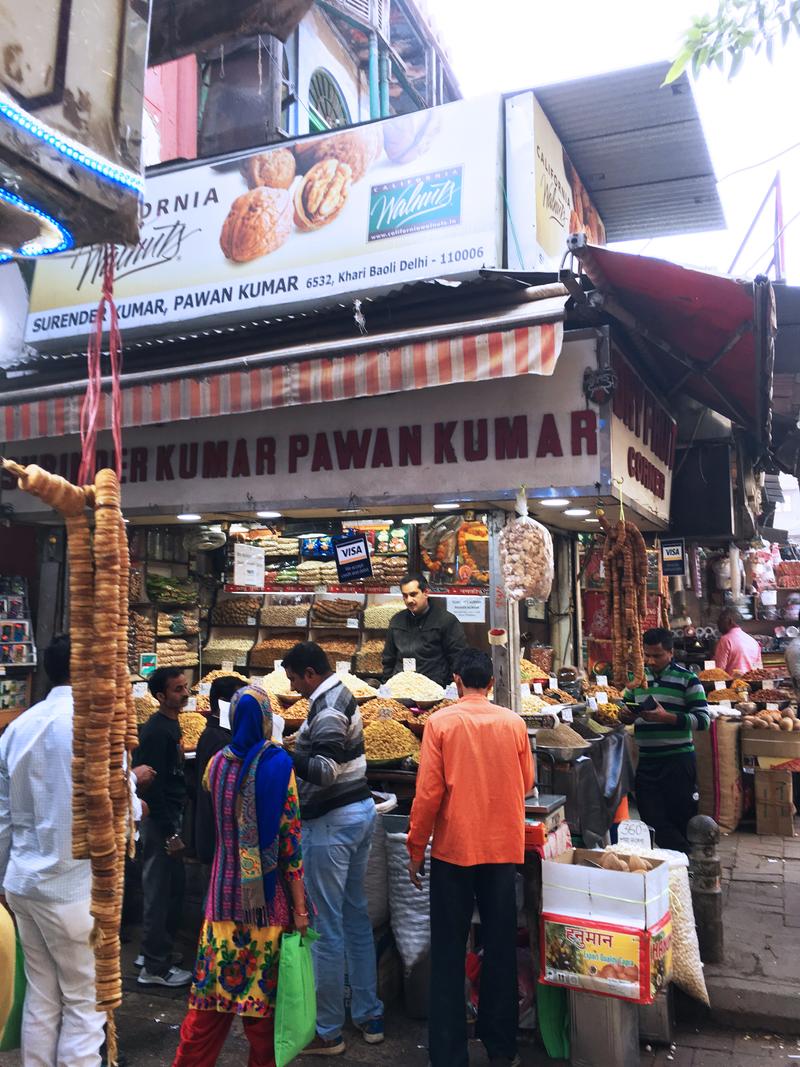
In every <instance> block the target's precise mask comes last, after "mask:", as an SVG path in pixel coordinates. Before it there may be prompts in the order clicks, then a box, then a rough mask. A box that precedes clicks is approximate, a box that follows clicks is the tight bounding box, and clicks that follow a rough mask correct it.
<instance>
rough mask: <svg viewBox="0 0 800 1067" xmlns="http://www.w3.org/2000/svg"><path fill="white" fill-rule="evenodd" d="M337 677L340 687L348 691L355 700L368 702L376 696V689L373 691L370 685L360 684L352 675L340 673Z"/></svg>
mask: <svg viewBox="0 0 800 1067" xmlns="http://www.w3.org/2000/svg"><path fill="white" fill-rule="evenodd" d="M338 677H339V680H340V681H341V683H342V685H344V686H346V687H347V689H349V690H350V692H351V693H352V694H353V696H354V697H355V698H356V700H369V699H372V698H373V697H376V696H377V695H378V690H377V689H373V688H372V686H371V685H367V683H366V682H362V681H361V679H360V678H356V676H355V675H354V674H345V673H342V674H340V675H339V676H338Z"/></svg>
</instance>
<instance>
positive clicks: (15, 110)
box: [0, 91, 144, 193]
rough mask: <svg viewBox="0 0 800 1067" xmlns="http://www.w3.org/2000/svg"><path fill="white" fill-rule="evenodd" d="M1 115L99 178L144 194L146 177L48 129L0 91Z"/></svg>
mask: <svg viewBox="0 0 800 1067" xmlns="http://www.w3.org/2000/svg"><path fill="white" fill-rule="evenodd" d="M0 116H2V117H3V118H5V119H8V120H9V121H10V122H13V123H15V125H17V126H19V127H21V128H22V129H23V130H26V131H27V132H28V133H30V134H32V135H33V136H34V137H38V138H39V140H40V141H44V142H45V143H46V144H48V145H50V147H51V148H54V149H55V150H56V152H60V153H61V155H63V156H67V157H68V158H69V159H71V160H72V161H73V162H74V163H78V164H80V165H81V166H82V167H85V168H86V169H87V170H91V171H94V173H95V174H97V175H99V176H100V177H102V178H107V179H108V180H109V181H112V182H116V184H117V185H123V186H125V188H127V189H133V191H134V192H136V193H142V192H143V191H144V178H142V177H141V176H140V175H138V174H134V173H133V171H130V170H126V169H125V168H124V167H118V166H116V165H115V164H114V163H109V162H108V160H106V159H103V157H102V156H98V155H96V154H95V153H94V152H92V151H91V150H90V149H88V148H85V147H84V146H83V145H79V144H77V143H76V142H75V141H71V140H70V139H69V138H67V137H65V136H63V135H61V134H56V133H54V132H53V131H52V130H51V129H50V128H49V127H48V126H45V125H44V124H43V123H41V122H39V121H38V119H35V118H33V117H32V116H31V115H29V114H28V112H27V111H24V110H23V109H22V108H21V107H18V106H17V105H16V104H15V103H14V102H13V100H12V99H11V97H9V96H7V95H6V93H4V92H2V91H0Z"/></svg>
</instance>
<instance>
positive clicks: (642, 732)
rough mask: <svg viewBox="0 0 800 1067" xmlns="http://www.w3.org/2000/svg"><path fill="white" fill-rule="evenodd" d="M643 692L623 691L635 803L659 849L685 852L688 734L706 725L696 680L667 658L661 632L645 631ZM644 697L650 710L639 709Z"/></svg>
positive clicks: (692, 792)
mask: <svg viewBox="0 0 800 1067" xmlns="http://www.w3.org/2000/svg"><path fill="white" fill-rule="evenodd" d="M642 643H643V645H644V662H645V675H646V677H647V688H646V689H638V688H637V689H631V688H629V689H626V690H625V693H624V699H625V703H626V704H627V705H628V707H629V709H630V710H631V712H632V714H633V716H635V719H634V721H635V726H634V737H635V738H636V743H637V745H638V746H639V766H638V768H637V771H636V803H637V806H638V808H639V814H640V815H641V817H642V819H643V820H644V821H645V822H646V823H647V824H648V826H652V827H653V829H654V830H655V835H656V844H657V845H658V846H659V847H660V848H674V849H678V850H679V851H681V852H688V851H689V841H688V839H687V837H686V827H687V826H688V823H689V820H690V819H691V818H692V816H693V815H696V814H697V776H696V764H695V754H694V741H693V740H692V733H693V731H695V730H707V729H708V727H709V724H710V718H709V714H708V705H707V704H706V694H705V690H704V689H703V686H702V685H701V683H700V682H699V680H698V678H697V676H696V675H695V674H693V673H692V672H691V671H689V670H687V669H686V668H685V667H679V666H678V664H677V663H676V662H675V660H674V659H673V658H672V653H673V647H674V639H673V636H672V633H671V632H670V631H669V630H665V629H661V628H659V629H653V630H647V631H646V633H645V634H644V636H643V638H642ZM648 698H651V699H652V701H655V707H650V708H649V709H648V708H646V707H642V704H643V703H644V702H649V701H648Z"/></svg>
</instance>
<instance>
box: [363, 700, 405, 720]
mask: <svg viewBox="0 0 800 1067" xmlns="http://www.w3.org/2000/svg"><path fill="white" fill-rule="evenodd" d="M358 710H359V711H360V712H361V718H362V719H363V720H364V722H376V721H377V720H378V719H395V720H396V721H397V722H407V721H408V722H410V721H413V719H414V716H413V715H412V713H411V712H410V711H409V709H408V708H407V707H406V706H405V704H400V703H398V702H397V701H396V700H392V699H391V698H390V697H376V698H375V699H374V700H368V701H367V702H366V703H365V704H362V705H361V706H360V708H359V709H358Z"/></svg>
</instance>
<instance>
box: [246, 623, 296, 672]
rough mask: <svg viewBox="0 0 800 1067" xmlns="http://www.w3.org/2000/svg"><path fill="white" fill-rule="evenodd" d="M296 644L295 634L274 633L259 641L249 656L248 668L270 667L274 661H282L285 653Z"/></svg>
mask: <svg viewBox="0 0 800 1067" xmlns="http://www.w3.org/2000/svg"><path fill="white" fill-rule="evenodd" d="M296 644H297V634H296V633H291V632H287V633H274V634H270V635H269V637H265V638H264V640H263V641H259V643H258V644H257V645H256V647H255V648H254V649H253V651H252V653H251V654H250V666H251V668H253V667H272V666H273V664H274V663H275V660H276V659H283V657H284V656H285V655H286V653H287V652H288V651H289V649H290V648H292V647H293V646H294V645H296Z"/></svg>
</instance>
